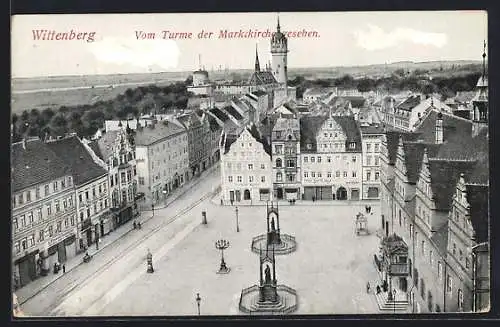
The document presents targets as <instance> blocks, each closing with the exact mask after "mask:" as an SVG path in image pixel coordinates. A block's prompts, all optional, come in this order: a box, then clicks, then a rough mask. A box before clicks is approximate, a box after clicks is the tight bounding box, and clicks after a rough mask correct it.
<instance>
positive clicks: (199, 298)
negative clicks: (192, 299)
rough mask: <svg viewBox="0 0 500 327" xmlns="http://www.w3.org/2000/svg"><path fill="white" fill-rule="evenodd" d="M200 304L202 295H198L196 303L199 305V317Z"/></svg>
mask: <svg viewBox="0 0 500 327" xmlns="http://www.w3.org/2000/svg"><path fill="white" fill-rule="evenodd" d="M200 302H201V297H200V293H196V303H197V304H198V316H199V315H200Z"/></svg>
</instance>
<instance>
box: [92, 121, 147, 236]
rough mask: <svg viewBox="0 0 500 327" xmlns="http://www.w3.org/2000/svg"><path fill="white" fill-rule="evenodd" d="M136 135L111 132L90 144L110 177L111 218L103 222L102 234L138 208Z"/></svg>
mask: <svg viewBox="0 0 500 327" xmlns="http://www.w3.org/2000/svg"><path fill="white" fill-rule="evenodd" d="M132 141H133V138H132V137H131V136H130V135H129V134H127V133H126V132H125V131H123V130H121V129H120V130H117V131H109V132H107V133H104V134H103V135H102V137H100V138H99V139H97V140H95V141H92V142H90V143H88V146H89V148H90V149H91V150H92V151H93V152H94V155H95V156H97V157H98V158H99V159H100V160H102V161H103V162H105V163H106V165H107V170H108V176H109V194H110V199H111V201H110V210H111V214H112V220H111V221H109V222H108V223H107V224H103V229H102V230H101V232H102V234H103V235H106V234H108V233H109V232H110V231H112V230H114V229H116V228H117V227H119V226H121V225H123V224H124V223H126V222H127V221H129V220H130V219H132V218H133V217H135V216H136V215H138V213H139V210H138V206H137V201H140V200H141V195H140V194H138V191H137V190H138V179H137V166H136V161H135V156H136V154H135V146H134V144H133V143H132Z"/></svg>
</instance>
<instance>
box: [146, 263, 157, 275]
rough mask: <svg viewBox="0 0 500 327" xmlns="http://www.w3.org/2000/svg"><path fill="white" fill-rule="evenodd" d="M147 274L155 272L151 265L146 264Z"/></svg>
mask: <svg viewBox="0 0 500 327" xmlns="http://www.w3.org/2000/svg"><path fill="white" fill-rule="evenodd" d="M147 272H148V273H150V274H151V273H154V272H155V270H154V269H153V265H152V264H151V263H148V270H147Z"/></svg>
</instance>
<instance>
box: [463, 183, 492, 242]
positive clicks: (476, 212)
mask: <svg viewBox="0 0 500 327" xmlns="http://www.w3.org/2000/svg"><path fill="white" fill-rule="evenodd" d="M466 188H467V202H468V203H469V205H470V220H471V224H472V227H473V228H474V231H475V233H476V242H477V243H482V242H486V241H488V240H489V237H488V228H489V222H488V218H489V216H490V214H489V201H488V200H489V187H487V186H481V185H466Z"/></svg>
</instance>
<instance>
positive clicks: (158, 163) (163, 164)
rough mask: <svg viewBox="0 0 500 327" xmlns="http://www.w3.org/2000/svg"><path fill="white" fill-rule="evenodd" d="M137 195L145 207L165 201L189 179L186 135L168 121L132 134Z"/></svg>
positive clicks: (180, 128)
mask: <svg viewBox="0 0 500 327" xmlns="http://www.w3.org/2000/svg"><path fill="white" fill-rule="evenodd" d="M134 140H135V149H136V163H137V178H138V191H139V192H140V193H143V194H144V195H145V199H146V201H147V202H148V203H152V204H158V203H160V202H161V201H165V199H166V197H167V196H168V194H170V193H171V192H172V191H173V190H175V189H177V188H178V187H180V186H182V185H184V183H185V182H186V181H187V180H188V178H189V157H188V147H189V146H188V135H187V132H186V130H185V129H184V128H182V127H180V126H178V125H176V124H174V123H171V122H169V121H161V122H155V123H154V124H153V125H151V126H148V127H144V128H139V129H137V130H136V134H135V138H134Z"/></svg>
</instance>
